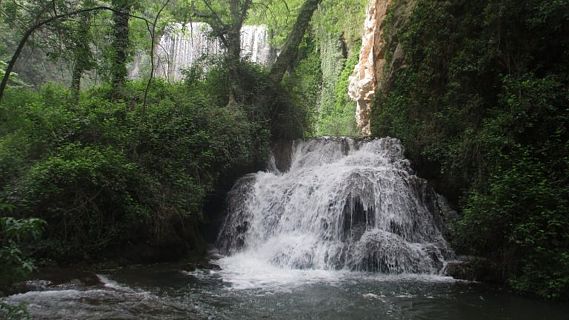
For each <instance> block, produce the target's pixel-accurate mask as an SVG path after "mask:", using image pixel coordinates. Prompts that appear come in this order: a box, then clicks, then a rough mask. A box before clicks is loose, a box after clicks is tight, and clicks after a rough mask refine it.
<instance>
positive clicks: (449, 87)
mask: <svg viewBox="0 0 569 320" xmlns="http://www.w3.org/2000/svg"><path fill="white" fill-rule="evenodd" d="M409 9H412V10H409ZM568 9H569V2H568V1H554V2H551V1H544V0H532V1H523V2H519V1H493V0H492V1H439V2H437V1H416V2H415V1H398V2H396V3H394V5H393V6H392V8H391V9H390V11H391V13H390V14H389V18H388V21H387V22H386V42H387V52H386V57H387V58H388V59H392V58H393V56H394V53H395V50H396V48H397V47H399V48H400V49H403V52H404V53H405V57H404V61H403V62H401V61H399V62H398V63H393V64H391V63H388V64H387V66H386V70H384V73H385V74H387V75H390V78H389V79H386V81H385V83H384V88H382V91H383V92H382V94H380V95H378V96H377V99H376V103H375V106H374V108H373V109H372V110H373V114H372V117H373V118H372V131H373V132H374V134H376V135H392V136H397V137H399V138H401V140H402V141H403V143H404V144H405V145H406V147H407V148H406V149H407V150H408V153H409V154H408V156H409V157H410V158H411V160H412V161H413V162H414V163H415V164H416V166H417V168H418V171H419V172H420V173H421V174H422V175H423V176H425V177H427V178H429V179H431V181H433V182H434V184H435V186H436V188H437V189H438V191H440V192H442V193H444V194H445V195H446V196H448V197H450V199H451V200H452V201H453V202H454V204H455V205H457V206H458V207H459V208H460V209H462V211H463V212H464V217H463V218H462V221H460V222H459V226H458V228H456V230H458V231H457V234H456V235H454V236H453V238H456V239H457V241H456V243H455V246H456V248H457V249H458V250H459V252H460V253H465V254H474V255H480V256H485V257H488V258H491V259H492V260H493V261H495V262H497V264H498V265H499V266H500V268H501V271H502V274H503V276H504V279H505V280H506V281H507V282H508V283H509V284H511V285H512V286H513V287H514V288H515V289H517V290H519V291H521V292H525V293H530V294H537V295H539V296H542V297H546V298H561V299H567V298H569V286H568V281H569V274H568V273H567V271H566V270H569V268H568V266H567V256H568V255H569V239H568V235H567V231H566V230H567V228H568V227H569V226H568V225H567V213H568V212H569V208H568V204H567V199H569V194H568V190H569V132H568V131H567V127H569V109H568V107H567V106H568V105H569V94H568V93H567V87H568V86H569V81H568V79H569V77H568V75H569V59H568V56H567V55H566V54H564V53H566V52H567V50H569V40H568V38H567V37H566V33H567V32H569V16H567V14H566V12H567V10H568ZM403 12H410V15H409V16H406V15H405V14H403ZM397 65H402V67H401V68H397ZM392 67H396V68H397V69H392Z"/></svg>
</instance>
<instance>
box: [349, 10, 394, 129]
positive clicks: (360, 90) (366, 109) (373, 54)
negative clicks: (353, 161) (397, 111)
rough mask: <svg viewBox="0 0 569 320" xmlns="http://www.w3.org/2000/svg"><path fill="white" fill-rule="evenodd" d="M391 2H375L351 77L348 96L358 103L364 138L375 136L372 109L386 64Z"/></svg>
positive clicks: (358, 121)
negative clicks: (386, 26)
mask: <svg viewBox="0 0 569 320" xmlns="http://www.w3.org/2000/svg"><path fill="white" fill-rule="evenodd" d="M391 1H392V0H371V2H370V4H369V7H368V10H367V16H366V20H365V24H364V33H363V36H362V48H361V53H360V60H359V63H358V64H357V65H356V68H355V70H354V73H353V75H352V76H351V77H350V85H349V92H348V94H349V96H350V97H351V98H352V99H353V100H355V101H356V102H357V109H356V122H357V125H358V129H359V130H360V131H361V133H362V134H363V135H364V136H369V135H371V123H370V116H371V105H372V103H373V99H374V96H375V93H376V91H377V87H378V84H379V83H380V82H381V77H382V71H383V67H384V66H385V64H386V59H385V41H384V40H383V22H384V21H385V18H386V17H387V9H388V8H389V5H390V4H391Z"/></svg>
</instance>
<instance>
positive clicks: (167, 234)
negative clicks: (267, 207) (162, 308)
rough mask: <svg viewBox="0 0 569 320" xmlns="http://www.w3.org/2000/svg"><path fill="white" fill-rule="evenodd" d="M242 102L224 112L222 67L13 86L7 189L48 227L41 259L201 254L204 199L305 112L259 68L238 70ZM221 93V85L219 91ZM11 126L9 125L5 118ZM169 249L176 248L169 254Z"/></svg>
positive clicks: (2, 150)
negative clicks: (113, 94)
mask: <svg viewBox="0 0 569 320" xmlns="http://www.w3.org/2000/svg"><path fill="white" fill-rule="evenodd" d="M241 68H242V72H241V76H242V77H243V92H242V94H243V95H244V96H242V97H241V98H242V99H241V100H240V101H242V102H243V105H242V106H241V107H238V108H228V107H226V104H227V97H226V96H225V94H226V93H225V92H224V91H223V90H221V88H223V87H225V88H227V87H229V86H226V85H225V84H224V82H223V81H226V80H224V79H227V75H226V71H225V69H224V68H223V67H222V66H219V65H213V66H212V67H211V68H210V69H209V71H207V72H206V71H203V70H198V69H197V70H194V71H193V73H192V71H190V73H189V75H188V78H187V80H186V81H185V82H184V83H178V84H168V83H166V82H164V81H160V80H157V81H156V82H155V83H154V84H153V86H152V90H151V91H150V92H149V94H148V104H147V105H146V106H142V97H143V93H144V89H145V87H146V86H145V83H142V82H133V83H131V84H129V88H128V90H127V91H126V94H125V98H124V99H123V100H122V101H118V102H112V101H110V100H109V99H108V97H109V88H108V87H107V86H101V87H98V88H94V89H92V90H91V91H89V92H85V93H83V95H82V97H81V100H80V103H79V104H74V103H73V102H72V99H70V95H69V93H68V91H67V90H66V89H63V88H60V87H57V86H53V85H48V86H45V87H43V88H42V89H41V90H39V91H38V92H33V91H31V90H14V89H11V90H9V91H8V92H7V95H6V99H5V100H4V102H3V104H2V108H1V109H0V111H1V112H2V115H3V119H0V121H2V123H3V125H2V129H1V131H0V173H2V175H1V176H0V196H2V195H3V196H5V197H7V198H8V199H9V200H10V201H11V202H12V203H14V205H15V209H14V214H15V216H18V217H22V218H32V217H34V218H41V219H44V220H45V221H46V222H47V223H48V227H47V230H46V233H45V238H44V239H43V240H42V241H41V242H40V243H39V244H38V245H37V248H38V251H37V252H36V255H38V256H42V257H50V258H54V259H56V260H64V261H68V260H76V259H85V258H92V257H93V256H94V255H100V254H104V253H107V254H109V255H112V254H113V252H114V253H117V252H118V251H120V250H125V248H128V247H129V246H131V245H139V244H147V245H149V246H161V245H163V244H164V245H169V246H175V247H176V248H177V249H180V248H182V249H188V250H195V251H196V253H198V252H202V251H203V250H204V249H205V248H204V246H203V243H202V241H201V240H200V235H199V234H197V230H198V227H199V224H200V222H201V221H203V220H204V218H205V217H204V213H203V212H202V209H203V205H204V202H205V200H206V198H207V197H208V195H210V194H211V193H212V192H213V191H214V188H215V186H216V184H217V183H218V180H219V178H220V176H221V175H222V174H224V173H225V172H228V171H231V170H232V169H235V168H239V170H243V169H245V168H247V170H254V169H257V168H259V167H260V166H262V165H264V163H265V160H266V159H265V158H266V154H267V150H268V145H269V140H270V139H271V138H273V139H279V138H296V137H300V136H302V135H303V133H304V130H305V128H306V123H307V117H306V115H305V113H304V112H303V110H302V109H297V108H296V107H295V105H294V104H293V98H292V97H291V96H290V95H289V94H288V93H287V92H286V91H285V90H283V89H282V88H279V87H275V86H273V85H271V84H270V82H269V81H268V79H267V77H266V74H265V73H264V71H263V70H261V69H259V68H258V67H255V66H252V65H248V64H244V65H242V66H241ZM220 90H221V91H220ZM4 124H5V125H4ZM170 251H171V250H170Z"/></svg>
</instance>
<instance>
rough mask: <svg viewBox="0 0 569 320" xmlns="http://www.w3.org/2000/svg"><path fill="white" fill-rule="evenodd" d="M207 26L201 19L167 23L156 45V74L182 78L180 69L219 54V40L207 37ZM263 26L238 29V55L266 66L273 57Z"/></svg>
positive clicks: (208, 32)
mask: <svg viewBox="0 0 569 320" xmlns="http://www.w3.org/2000/svg"><path fill="white" fill-rule="evenodd" d="M211 31H212V29H211V27H210V26H209V25H208V24H206V23H202V22H193V23H188V24H181V23H174V24H171V25H169V26H168V27H167V28H166V31H165V32H164V35H163V36H162V37H161V39H160V42H159V44H158V46H157V47H156V75H157V76H158V77H161V78H165V79H168V80H172V81H179V80H181V79H182V78H183V74H182V71H183V70H184V69H187V68H189V67H191V66H192V65H195V64H196V63H198V62H199V61H200V59H202V58H204V57H207V56H215V55H219V54H221V53H223V51H224V48H223V47H222V45H221V43H220V41H219V40H218V39H217V38H215V37H213V36H211ZM269 40H270V37H269V32H268V30H267V27H266V26H263V25H257V26H244V27H243V28H242V29H241V48H242V50H241V56H242V57H243V58H244V59H248V60H249V61H251V62H255V63H259V64H262V65H268V64H270V63H271V62H272V60H273V59H274V57H273V56H274V55H273V50H272V48H271V46H270V43H269Z"/></svg>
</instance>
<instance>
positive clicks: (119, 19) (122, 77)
mask: <svg viewBox="0 0 569 320" xmlns="http://www.w3.org/2000/svg"><path fill="white" fill-rule="evenodd" d="M128 2H129V1H128V0H113V8H114V9H115V11H113V23H114V30H113V50H114V54H113V60H112V65H111V86H112V89H111V97H112V99H114V100H118V99H120V98H122V97H123V96H124V86H125V83H126V76H127V70H126V62H127V59H128V47H129V28H128V22H129V20H130V5H129V3H128Z"/></svg>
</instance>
